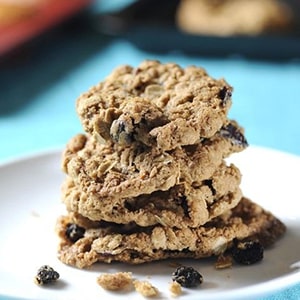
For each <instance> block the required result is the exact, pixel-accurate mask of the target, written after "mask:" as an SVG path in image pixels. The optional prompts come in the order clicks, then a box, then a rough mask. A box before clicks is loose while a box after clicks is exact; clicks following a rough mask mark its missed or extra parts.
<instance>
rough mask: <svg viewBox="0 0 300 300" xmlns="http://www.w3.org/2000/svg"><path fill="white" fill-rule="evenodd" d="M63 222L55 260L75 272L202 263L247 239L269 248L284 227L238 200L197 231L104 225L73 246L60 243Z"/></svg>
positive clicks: (65, 222)
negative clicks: (118, 265)
mask: <svg viewBox="0 0 300 300" xmlns="http://www.w3.org/2000/svg"><path fill="white" fill-rule="evenodd" d="M70 222H71V220H70V217H69V216H64V217H61V218H60V219H59V220H58V223H57V231H58V234H59V236H60V239H61V242H60V246H59V258H60V260H61V261H62V262H64V263H66V264H69V265H73V266H76V267H78V268H85V267H88V266H90V265H92V264H94V263H96V262H98V261H102V262H107V263H110V262H112V261H122V262H126V263H131V264H139V263H144V262H149V261H155V260H161V259H166V258H183V257H185V258H188V257H190V258H203V257H209V256H214V255H220V254H222V253H223V252H224V251H225V250H226V249H230V248H231V247H232V246H233V243H234V240H236V239H238V240H243V239H245V238H253V239H256V240H259V241H260V243H262V244H263V245H264V246H265V247H266V246H268V245H270V244H272V243H274V242H275V241H276V240H277V239H278V238H279V237H280V236H281V235H282V234H283V233H284V232H285V226H284V224H283V223H282V222H281V221H280V220H278V219H277V218H276V217H275V216H274V215H272V214H271V213H270V212H268V211H266V210H264V209H263V208H262V207H260V206H259V205H258V204H255V203H254V202H252V201H250V200H249V199H246V198H243V199H242V200H241V201H240V202H239V204H238V205H237V206H236V207H235V208H233V209H232V210H230V211H228V212H227V213H225V214H224V215H222V216H219V217H217V218H215V219H213V220H211V221H210V222H208V223H206V224H205V225H203V226H200V227H198V228H183V229H179V228H171V227H164V226H160V225H158V226H151V227H147V228H141V227H139V226H133V227H131V228H129V229H128V231H127V232H126V226H127V225H124V227H125V231H124V227H123V226H120V225H117V224H113V223H111V224H108V225H107V226H103V227H101V228H90V229H86V231H85V234H84V236H83V237H82V238H81V239H79V240H77V241H76V242H75V243H73V242H71V241H70V240H68V239H67V237H66V234H65V232H66V226H67V225H68V224H69V223H70Z"/></svg>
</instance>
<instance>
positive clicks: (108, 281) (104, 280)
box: [97, 272, 132, 291]
mask: <svg viewBox="0 0 300 300" xmlns="http://www.w3.org/2000/svg"><path fill="white" fill-rule="evenodd" d="M97 283H98V284H99V285H100V286H101V287H102V288H103V289H105V290H110V291H121V290H129V289H130V288H131V287H132V273H131V272H118V273H115V274H102V275H100V276H99V277H98V278H97Z"/></svg>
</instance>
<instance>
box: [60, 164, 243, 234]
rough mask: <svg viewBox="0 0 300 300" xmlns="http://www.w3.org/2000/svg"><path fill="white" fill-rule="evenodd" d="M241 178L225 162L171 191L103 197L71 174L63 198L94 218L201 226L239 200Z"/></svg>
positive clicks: (70, 208)
mask: <svg viewBox="0 0 300 300" xmlns="http://www.w3.org/2000/svg"><path fill="white" fill-rule="evenodd" d="M240 181H241V174H240V172H239V170H238V169H237V168H236V167H235V166H234V165H231V166H226V165H225V164H224V163H223V164H222V165H220V166H219V167H218V168H217V170H216V172H215V173H214V174H213V176H212V177H211V178H208V179H206V180H203V181H202V183H201V185H199V186H196V185H195V186H190V185H187V184H178V185H175V186H173V187H171V188H170V189H169V190H167V191H155V192H153V193H151V194H143V195H140V196H137V197H133V198H123V199H122V198H120V199H116V200H115V201H102V199H101V197H98V196H97V194H91V193H84V192H82V191H81V190H80V188H78V187H77V186H76V184H75V183H74V181H73V180H71V179H70V178H67V180H66V182H65V184H64V185H63V189H62V199H63V202H64V204H65V205H66V208H67V210H68V211H70V212H75V213H78V214H80V215H82V216H84V217H86V218H89V219H90V220H93V221H101V220H104V221H108V222H114V223H121V224H127V223H130V222H135V223H136V224H137V225H139V226H150V225H156V224H161V225H163V226H171V227H172V226H175V227H178V228H183V227H198V226H200V225H203V224H204V223H206V222H207V221H209V220H210V219H212V218H214V217H216V216H218V215H220V214H222V213H224V212H225V211H227V210H228V209H230V208H232V207H234V206H236V205H237V204H238V202H239V201H240V199H241V197H242V193H241V191H240V188H239V185H240Z"/></svg>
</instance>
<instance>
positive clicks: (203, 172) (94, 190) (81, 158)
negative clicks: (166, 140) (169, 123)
mask: <svg viewBox="0 0 300 300" xmlns="http://www.w3.org/2000/svg"><path fill="white" fill-rule="evenodd" d="M246 146H247V141H246V140H245V138H244V136H243V133H242V130H241V129H240V128H239V127H238V126H237V124H236V123H235V122H233V121H231V122H229V123H227V124H226V125H224V126H223V127H222V128H221V130H220V131H219V132H218V133H217V134H215V135H214V136H213V137H212V138H211V139H204V140H202V142H201V143H198V144H196V145H191V146H186V147H180V148H176V149H174V150H172V151H169V152H162V151H160V150H159V149H157V148H148V147H142V146H141V145H139V144H133V145H131V146H128V147H124V146H119V145H117V144H111V143H106V144H101V143H99V142H98V141H96V140H95V139H94V138H93V137H89V136H85V135H82V134H79V135H77V136H75V137H74V138H72V139H71V140H70V142H69V143H68V144H67V146H66V149H65V151H64V154H63V159H62V167H63V170H64V171H65V172H66V173H67V174H68V175H69V176H70V177H71V178H72V179H73V180H74V182H75V184H76V185H77V186H78V188H80V190H81V191H83V192H84V193H87V194H89V195H90V196H91V197H94V196H93V195H95V197H96V198H98V199H102V200H101V201H102V202H103V201H109V202H111V201H113V200H114V199H122V198H129V197H137V196H139V195H141V194H151V193H153V192H155V191H158V190H160V191H166V190H168V189H170V188H171V187H172V186H174V185H176V184H179V183H183V182H184V183H187V184H194V185H197V184H199V183H201V182H202V181H203V180H205V179H208V178H210V177H211V176H212V175H213V173H214V172H215V171H216V168H217V167H218V166H220V165H221V163H222V161H223V159H224V158H225V157H227V156H229V155H230V154H231V153H233V152H239V151H241V150H243V149H244V148H245V147H246Z"/></svg>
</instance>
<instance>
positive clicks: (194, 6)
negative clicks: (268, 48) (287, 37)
mask: <svg viewBox="0 0 300 300" xmlns="http://www.w3.org/2000/svg"><path fill="white" fill-rule="evenodd" d="M292 20H293V13H292V10H291V8H290V7H288V5H287V4H286V3H284V1H277V0H181V1H180V4H179V6H178V9H177V14H176V23H177V25H178V28H180V29H181V30H182V31H185V32H187V33H192V34H202V35H217V36H230V35H258V34H264V33H266V32H279V31H283V30H288V29H289V28H290V27H292Z"/></svg>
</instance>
